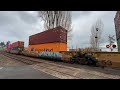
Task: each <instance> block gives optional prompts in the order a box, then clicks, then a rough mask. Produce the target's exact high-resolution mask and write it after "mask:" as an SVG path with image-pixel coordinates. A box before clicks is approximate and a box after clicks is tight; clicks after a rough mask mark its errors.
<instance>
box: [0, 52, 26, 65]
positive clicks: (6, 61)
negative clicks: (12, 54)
mask: <svg viewBox="0 0 120 90" xmlns="http://www.w3.org/2000/svg"><path fill="white" fill-rule="evenodd" d="M23 65H25V64H24V63H22V62H18V61H15V60H12V59H10V58H8V57H6V56H4V55H2V54H1V53H0V67H5V66H23Z"/></svg>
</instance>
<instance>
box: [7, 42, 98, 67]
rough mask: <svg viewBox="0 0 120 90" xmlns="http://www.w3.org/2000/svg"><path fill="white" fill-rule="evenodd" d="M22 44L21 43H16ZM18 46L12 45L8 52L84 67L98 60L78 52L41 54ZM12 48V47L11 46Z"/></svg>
mask: <svg viewBox="0 0 120 90" xmlns="http://www.w3.org/2000/svg"><path fill="white" fill-rule="evenodd" d="M16 43H20V41H18V42H16ZM19 45H20V44H18V46H17V45H16V47H14V45H11V46H12V47H11V48H8V49H6V52H8V53H12V54H17V55H24V56H28V57H36V58H41V59H47V60H52V61H61V62H68V63H74V62H77V63H79V64H82V65H94V66H95V65H96V63H97V60H96V59H93V57H90V56H88V55H84V54H80V53H76V52H72V51H71V52H70V51H66V52H65V51H64V52H49V51H41V52H39V53H37V52H34V51H29V50H25V49H24V48H23V47H20V46H19ZM9 47H10V46H9Z"/></svg>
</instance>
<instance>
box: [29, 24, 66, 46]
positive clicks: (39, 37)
mask: <svg viewBox="0 0 120 90" xmlns="http://www.w3.org/2000/svg"><path fill="white" fill-rule="evenodd" d="M54 42H59V43H67V30H65V29H64V28H62V27H60V26H59V27H56V28H53V29H50V30H47V31H44V32H41V33H38V34H35V35H32V36H30V37H29V45H37V44H45V43H54Z"/></svg>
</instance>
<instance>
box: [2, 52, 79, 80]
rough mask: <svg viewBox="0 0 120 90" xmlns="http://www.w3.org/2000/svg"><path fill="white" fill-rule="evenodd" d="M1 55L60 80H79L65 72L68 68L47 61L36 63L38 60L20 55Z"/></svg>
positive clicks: (4, 53)
mask: <svg viewBox="0 0 120 90" xmlns="http://www.w3.org/2000/svg"><path fill="white" fill-rule="evenodd" d="M2 54H3V55H4V56H6V57H8V58H11V59H14V60H17V61H20V62H23V63H24V64H26V65H31V66H32V67H33V68H35V69H38V70H40V71H43V72H45V73H47V74H50V75H53V76H56V77H58V78H61V79H79V77H77V76H75V75H73V74H72V73H70V72H67V71H68V69H69V71H70V68H67V67H63V66H62V65H57V64H54V63H51V62H49V61H41V60H39V61H38V59H32V58H28V57H26V58H25V57H23V56H20V55H14V54H10V53H6V52H2ZM64 69H66V71H63V70H64Z"/></svg>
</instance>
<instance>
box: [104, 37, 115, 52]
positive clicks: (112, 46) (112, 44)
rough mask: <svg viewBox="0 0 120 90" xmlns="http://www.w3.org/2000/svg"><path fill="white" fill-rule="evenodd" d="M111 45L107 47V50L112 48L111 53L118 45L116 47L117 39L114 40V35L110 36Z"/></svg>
mask: <svg viewBox="0 0 120 90" xmlns="http://www.w3.org/2000/svg"><path fill="white" fill-rule="evenodd" d="M108 38H109V45H106V48H110V50H111V52H112V51H113V48H116V45H114V42H115V39H114V35H113V36H110V35H109V37H108Z"/></svg>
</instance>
